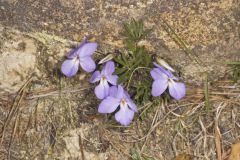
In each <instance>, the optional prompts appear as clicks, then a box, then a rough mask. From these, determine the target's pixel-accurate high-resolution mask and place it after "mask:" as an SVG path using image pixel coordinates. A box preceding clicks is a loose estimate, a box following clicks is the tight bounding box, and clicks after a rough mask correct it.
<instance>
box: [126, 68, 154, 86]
mask: <svg viewBox="0 0 240 160" xmlns="http://www.w3.org/2000/svg"><path fill="white" fill-rule="evenodd" d="M139 69H147V70H151V68H148V67H137V68H135V69H134V70H133V71H132V73H131V76H130V77H129V80H128V83H127V89H128V88H129V85H130V82H131V80H132V76H133V74H134V72H136V71H137V70H139Z"/></svg>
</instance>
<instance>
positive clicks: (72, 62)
mask: <svg viewBox="0 0 240 160" xmlns="http://www.w3.org/2000/svg"><path fill="white" fill-rule="evenodd" d="M96 49H97V43H94V42H87V39H86V38H84V39H83V41H82V42H81V44H80V45H79V47H77V48H76V49H74V50H72V51H70V52H69V53H68V55H67V57H68V59H67V60H65V61H64V62H63V64H62V66H61V71H62V73H63V74H64V75H65V76H67V77H72V76H74V75H75V74H76V73H77V71H78V69H79V65H80V66H81V67H82V69H83V70H84V71H86V72H92V71H94V70H95V68H96V64H95V62H94V61H93V59H92V57H91V56H92V54H93V53H94V52H95V51H96Z"/></svg>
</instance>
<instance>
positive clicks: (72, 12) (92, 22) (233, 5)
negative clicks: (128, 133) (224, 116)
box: [0, 0, 240, 82]
mask: <svg viewBox="0 0 240 160" xmlns="http://www.w3.org/2000/svg"><path fill="white" fill-rule="evenodd" d="M11 2H12V1H3V2H0V3H1V6H2V7H1V8H0V11H1V13H3V14H2V15H1V16H0V21H1V22H2V24H4V25H6V26H14V27H16V28H18V29H20V30H21V31H28V32H29V31H38V32H42V31H48V32H52V33H54V34H55V35H58V36H62V37H65V38H66V37H67V39H74V40H77V41H80V39H81V38H82V37H83V36H89V37H95V39H96V41H97V42H99V43H100V47H101V46H104V45H106V46H111V47H112V50H114V49H119V48H123V47H124V45H123V43H122V40H123V37H122V36H121V35H120V32H121V30H122V24H123V22H124V21H127V20H129V19H130V18H132V17H134V18H141V19H144V21H145V23H146V24H147V26H148V27H149V28H153V31H152V33H151V35H149V37H148V38H147V39H146V41H145V44H150V45H148V46H147V48H150V50H151V52H152V53H155V54H157V55H160V56H161V57H165V58H166V59H167V60H169V63H170V64H172V65H174V66H175V67H177V68H179V70H180V71H182V75H183V77H184V79H191V81H193V82H198V81H199V79H200V78H201V77H202V72H205V71H207V72H209V73H210V74H211V76H212V77H213V79H219V78H221V77H224V76H225V72H226V70H227V67H226V65H224V62H225V61H226V60H228V61H229V60H239V59H240V53H239V49H240V39H239V26H240V23H239V13H240V10H239V7H238V6H239V5H240V4H239V1H234V0H219V1H216V0H209V1H206V0H204V1H202V0H182V1H169V0H155V1H153V0H147V1H142V2H139V1H137V0H131V1H110V0H106V1H101V0H98V1H92V0H91V1H88V0H76V1H74V0H52V1H49V0H42V1H41V2H40V1H35V2H33V3H28V2H27V1H23V0H15V1H14V3H11ZM23 6H24V8H25V9H24V10H23V9H22V8H23ZM161 19H164V20H165V21H166V22H167V23H168V24H169V25H170V26H171V27H172V28H173V29H174V30H175V32H176V33H177V34H178V35H179V37H180V38H181V39H183V40H184V41H185V42H186V43H187V44H188V45H187V46H188V47H189V48H190V49H191V50H192V51H193V52H194V53H195V55H197V56H198V59H199V61H202V62H203V64H201V65H200V66H198V64H196V63H195V61H193V60H192V59H189V57H188V55H186V54H185V53H184V52H183V51H182V49H181V48H180V47H179V46H178V45H177V44H176V43H175V42H174V40H173V39H172V38H171V37H170V36H169V34H168V33H167V32H166V31H165V30H164V29H163V27H162V26H161V24H162V23H161V22H162V21H161ZM79 37H80V38H79ZM103 50H105V48H103ZM110 51H111V50H110ZM192 67H193V70H191V68H192ZM189 68H190V69H189Z"/></svg>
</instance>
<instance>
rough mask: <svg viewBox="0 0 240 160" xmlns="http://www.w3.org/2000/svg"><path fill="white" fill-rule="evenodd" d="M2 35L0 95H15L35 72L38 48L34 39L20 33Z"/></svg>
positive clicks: (4, 32) (3, 32) (6, 32)
mask: <svg viewBox="0 0 240 160" xmlns="http://www.w3.org/2000/svg"><path fill="white" fill-rule="evenodd" d="M0 34H1V35H0V37H1V42H0V43H1V44H2V46H1V49H0V51H1V53H0V93H3V92H8V93H15V92H16V91H18V90H19V88H20V87H21V86H22V85H23V84H24V83H25V82H26V80H27V78H28V77H29V76H30V75H31V74H32V73H33V72H34V69H35V64H36V51H37V48H36V45H35V44H34V41H33V40H32V39H30V38H26V37H24V36H23V35H21V34H20V33H19V32H15V34H11V33H8V31H7V30H5V31H2V32H0ZM6 35H7V36H8V37H6Z"/></svg>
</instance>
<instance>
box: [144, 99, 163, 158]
mask: <svg viewBox="0 0 240 160" xmlns="http://www.w3.org/2000/svg"><path fill="white" fill-rule="evenodd" d="M161 105H163V103H162V104H161ZM159 110H160V107H158V108H157V111H156V113H155V115H154V118H153V120H152V124H151V127H150V128H152V127H153V125H154V123H155V122H156V118H157V115H158V112H159ZM149 136H150V134H148V135H147V137H146V139H145V142H144V144H143V146H142V149H141V151H140V155H141V154H142V153H143V150H144V148H145V146H146V144H147V140H148V138H149Z"/></svg>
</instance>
